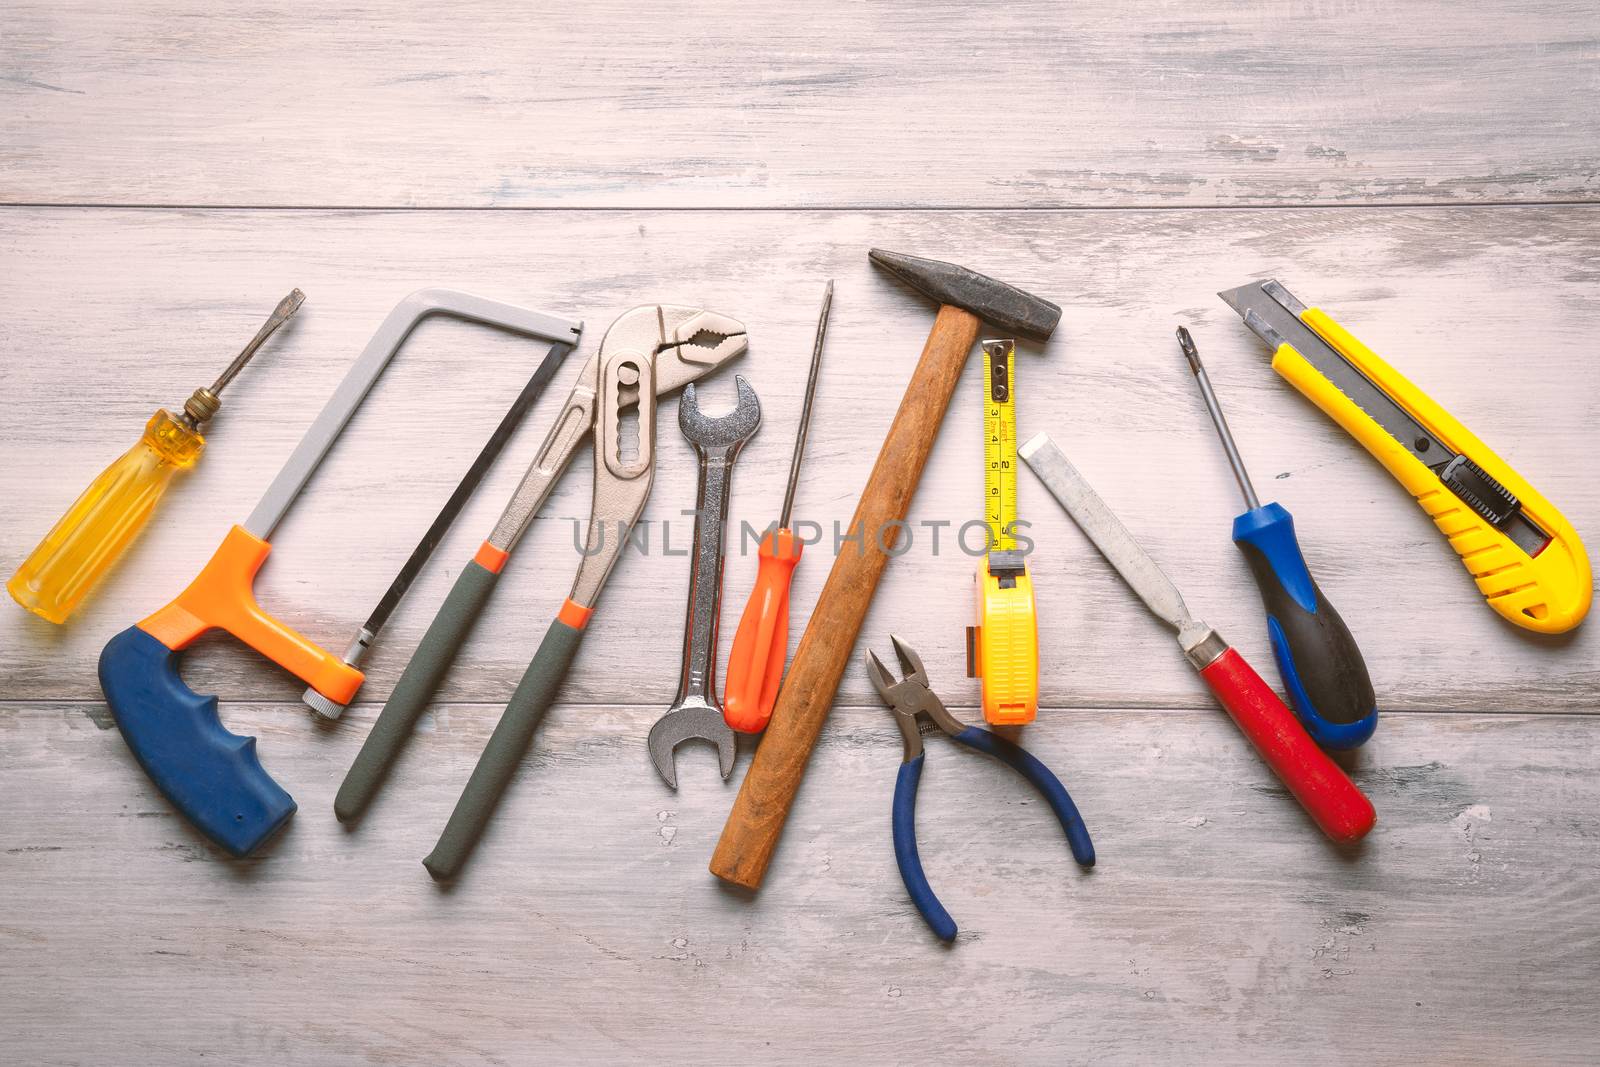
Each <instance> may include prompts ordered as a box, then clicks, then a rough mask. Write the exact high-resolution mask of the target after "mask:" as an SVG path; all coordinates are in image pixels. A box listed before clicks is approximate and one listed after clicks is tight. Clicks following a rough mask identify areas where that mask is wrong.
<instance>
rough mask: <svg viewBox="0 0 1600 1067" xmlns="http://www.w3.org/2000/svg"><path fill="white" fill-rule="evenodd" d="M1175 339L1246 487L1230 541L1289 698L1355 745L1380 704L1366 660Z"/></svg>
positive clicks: (1200, 368) (1196, 366)
mask: <svg viewBox="0 0 1600 1067" xmlns="http://www.w3.org/2000/svg"><path fill="white" fill-rule="evenodd" d="M1178 344H1179V346H1181V347H1182V349H1183V354H1184V356H1185V357H1186V358H1187V359H1188V361H1189V369H1190V370H1192V371H1193V372H1194V378H1195V382H1196V383H1197V384H1198V385H1199V386H1200V395H1201V396H1202V397H1203V398H1204V399H1205V402H1206V410H1207V411H1209V412H1210V413H1211V421H1212V422H1213V423H1215V424H1216V427H1217V434H1218V436H1220V437H1221V438H1222V448H1223V451H1224V452H1226V453H1227V455H1228V464H1229V465H1230V466H1231V467H1232V468H1233V476H1234V478H1235V480H1237V481H1238V483H1239V490H1240V492H1241V493H1243V494H1244V503H1245V508H1246V510H1245V512H1244V514H1242V515H1239V516H1238V517H1236V518H1235V519H1234V520H1233V542H1234V544H1236V545H1238V546H1239V548H1240V550H1241V551H1243V552H1244V557H1245V561H1246V562H1247V563H1248V564H1249V565H1250V573H1251V574H1252V575H1253V576H1254V577H1255V581H1256V585H1257V587H1259V589H1260V590H1261V602H1262V604H1263V605H1264V606H1265V607H1266V609H1267V637H1268V639H1269V640H1270V641H1271V642H1272V655H1273V658H1275V659H1276V660H1277V661H1278V673H1279V674H1280V675H1281V676H1282V677H1283V684H1284V687H1285V688H1286V689H1288V691H1289V701H1290V703H1291V704H1293V705H1294V710H1295V714H1296V715H1298V716H1299V718H1300V722H1301V723H1302V724H1304V726H1305V728H1306V732H1307V733H1309V734H1310V735H1311V736H1312V738H1313V739H1315V741H1316V742H1317V743H1318V744H1319V745H1322V746H1323V747H1324V748H1355V747H1357V746H1359V745H1361V744H1362V743H1363V742H1365V741H1366V740H1367V738H1369V737H1371V736H1372V731H1373V730H1374V729H1375V728H1376V727H1377V725H1378V711H1377V707H1376V703H1375V697H1374V695H1373V691H1372V680H1371V679H1370V678H1369V677H1368V676H1367V665H1366V663H1365V662H1364V661H1363V660H1362V658H1361V650H1360V649H1359V648H1357V647H1356V641H1355V638H1354V637H1352V636H1351V635H1350V629H1349V627H1347V626H1345V624H1344V620H1343V619H1341V618H1340V617H1339V613H1338V612H1337V611H1335V610H1334V607H1333V605H1332V604H1330V603H1328V601H1327V598H1326V597H1324V596H1323V595H1322V590H1320V589H1318V588H1317V583H1316V581H1315V579H1313V578H1312V577H1311V571H1310V569H1309V568H1308V567H1307V566H1306V560H1305V555H1304V553H1302V552H1301V551H1300V542H1299V541H1298V540H1297V539H1296V537H1295V533H1294V517H1293V516H1291V515H1290V514H1289V511H1288V509H1287V508H1285V507H1284V506H1283V505H1282V504H1277V503H1271V504H1266V505H1264V506H1263V505H1262V503H1261V501H1260V499H1259V498H1258V497H1257V496H1256V491H1255V487H1254V486H1252V485H1251V484H1250V475H1249V473H1248V472H1247V471H1246V470H1245V466H1244V460H1243V459H1241V458H1240V457H1239V449H1238V447H1237V446H1236V445H1235V444H1234V442H1233V434H1232V433H1231V432H1230V431H1229V429H1228V420H1227V419H1226V418H1224V417H1223V414H1222V407H1221V405H1219V404H1218V403H1217V394H1216V393H1215V392H1214V391H1213V390H1212V388H1211V378H1210V377H1209V376H1208V375H1207V374H1206V369H1205V366H1204V365H1203V364H1201V362H1200V352H1199V350H1198V349H1196V348H1195V344H1194V338H1192V337H1190V336H1189V331H1188V330H1186V329H1184V328H1183V327H1182V326H1179V327H1178Z"/></svg>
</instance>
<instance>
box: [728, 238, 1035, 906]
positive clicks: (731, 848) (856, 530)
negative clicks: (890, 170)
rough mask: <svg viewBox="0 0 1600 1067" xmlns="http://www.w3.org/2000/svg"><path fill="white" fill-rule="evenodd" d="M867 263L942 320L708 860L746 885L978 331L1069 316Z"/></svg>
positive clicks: (829, 697)
mask: <svg viewBox="0 0 1600 1067" xmlns="http://www.w3.org/2000/svg"><path fill="white" fill-rule="evenodd" d="M867 256H868V258H869V259H871V260H872V262H873V263H875V264H877V265H878V266H879V267H882V268H883V269H884V270H887V271H888V272H889V273H891V274H893V275H895V276H896V277H898V278H899V279H900V280H901V281H903V282H905V283H906V284H907V285H910V286H911V287H912V288H914V289H917V290H919V291H921V292H922V293H924V294H926V295H927V296H929V297H932V298H933V300H934V301H935V302H937V303H938V304H939V314H938V317H937V318H935V319H934V322H933V329H932V331H930V332H929V334H928V341H927V343H926V344H925V345H924V346H923V349H922V358H921V359H920V360H919V361H918V363H917V368H916V370H915V371H913V372H912V375H911V381H910V384H908V385H907V386H906V392H905V396H904V397H903V398H902V399H901V401H900V409H899V411H897V412H896V413H895V417H894V422H893V423H891V424H890V426H889V435H888V437H886V438H885V439H884V442H883V448H882V449H881V450H880V451H879V452H878V460H877V463H876V464H874V465H873V468H872V474H871V475H870V476H869V477H868V478H867V485H866V488H865V489H864V490H862V493H861V500H860V503H858V504H857V505H856V512H855V515H854V517H852V518H851V520H850V527H849V533H850V535H851V536H852V537H858V538H859V540H858V541H855V542H853V545H854V547H848V545H849V544H850V543H847V547H846V548H844V549H843V550H841V551H840V553H839V555H838V556H837V557H835V559H834V561H833V569H832V570H831V571H829V572H828V580H827V583H826V584H825V585H824V586H823V587H822V595H821V596H820V597H819V598H818V600H817V607H816V610H815V611H814V612H813V613H812V615H811V620H810V622H809V623H807V625H806V631H805V634H804V635H803V636H802V637H801V638H800V647H799V648H798V649H797V650H796V651H795V656H794V662H792V663H791V664H790V665H789V673H788V675H787V676H786V677H785V678H784V681H783V687H782V688H781V689H780V690H779V691H778V702H777V705H776V706H775V707H774V708H773V711H772V721H771V723H770V724H769V725H768V726H767V732H766V736H765V737H764V738H763V739H762V741H761V747H760V748H758V749H756V755H755V759H754V761H752V762H751V764H750V770H749V771H748V772H747V773H746V774H745V778H744V783H743V784H742V785H741V786H740V787H739V796H738V799H736V800H735V801H734V804H733V811H732V812H730V813H729V815H728V821H727V824H726V825H724V826H723V828H722V838H721V840H719V841H718V842H717V849H716V852H715V853H714V854H713V855H712V857H711V873H712V874H714V875H716V876H717V877H718V878H721V879H723V880H724V881H727V882H732V883H734V884H735V885H741V886H744V887H745V888H747V889H757V888H760V886H761V878H762V876H763V875H764V874H765V873H766V870H767V864H768V863H769V862H770V861H771V859H772V852H773V849H775V848H776V847H777V844H778V837H779V835H780V834H782V832H783V824H784V821H785V820H786V819H787V818H788V816H789V807H790V805H791V804H793V803H794V795H795V791H796V790H797V789H799V787H800V779H801V777H802V776H803V775H804V774H805V770H806V764H807V762H808V761H809V760H810V759H811V749H812V747H813V746H815V745H816V743H817V737H818V735H819V734H820V733H821V732H822V724H823V723H824V722H825V721H826V720H827V718H828V712H829V710H830V709H831V708H832V706H833V696H834V693H835V692H836V691H837V690H838V688H839V679H840V677H841V676H842V675H843V674H844V669H845V665H846V664H847V663H848V662H849V660H850V653H851V651H852V649H854V647H855V643H856V635H857V634H858V633H859V632H860V630H861V623H862V620H863V619H864V618H865V617H866V614H867V606H868V605H869V604H870V603H871V602H872V594H873V591H874V590H875V589H876V588H877V586H878V579H879V578H880V577H881V576H882V574H883V567H884V564H885V563H887V562H888V558H889V552H890V550H892V549H893V548H895V546H896V544H897V542H898V539H899V534H900V530H901V529H902V527H901V526H899V525H897V524H898V523H902V522H903V521H904V520H905V517H906V514H907V513H908V512H909V511H910V510H911V498H912V496H913V495H914V494H915V493H916V491H917V482H918V481H919V480H920V479H921V477H922V468H923V466H924V465H925V464H926V463H927V462H928V454H929V453H930V452H931V451H932V450H933V442H934V439H935V438H936V437H937V436H938V434H939V423H940V422H941V421H942V420H943V418H944V413H945V409H946V408H947V407H949V406H950V397H951V395H952V394H953V393H954V392H955V387H956V382H957V380H958V379H959V378H960V377H961V368H962V367H963V366H965V364H966V362H967V354H968V353H969V352H971V351H972V346H973V344H974V343H976V342H977V340H978V333H979V331H980V330H981V329H982V327H983V324H984V323H985V322H987V323H990V324H991V325H994V326H998V327H1000V328H1001V329H1002V330H1004V331H1005V332H1007V333H1010V334H1017V335H1020V336H1023V337H1028V338H1032V339H1034V340H1038V341H1043V340H1045V339H1046V338H1048V337H1049V336H1050V334H1051V332H1052V331H1054V330H1055V328H1056V323H1057V322H1058V321H1060V319H1061V309H1060V308H1059V307H1057V306H1056V305H1055V304H1052V303H1050V302H1049V301H1048V300H1041V299H1040V298H1039V297H1036V296H1034V295H1033V294H1031V293H1026V292H1023V291H1022V290H1021V289H1017V288H1015V287H1013V286H1010V285H1007V284H1005V283H1004V282H1000V281H996V280H995V279H993V278H989V277H986V276H984V275H982V274H979V273H977V272H976V271H972V270H968V269H967V268H965V267H959V266H956V265H955V264H954V263H941V262H939V261H938V260H933V259H918V258H917V257H915V256H907V255H901V254H900V253H898V252H885V251H883V250H882V249H876V248H875V249H872V250H871V251H870V252H868V253H867ZM885 542H887V543H885Z"/></svg>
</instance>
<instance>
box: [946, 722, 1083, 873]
mask: <svg viewBox="0 0 1600 1067" xmlns="http://www.w3.org/2000/svg"><path fill="white" fill-rule="evenodd" d="M954 740H956V741H957V742H959V743H960V744H963V745H966V746H967V747H968V748H971V749H976V750H977V751H979V752H982V753H985V754H986V755H990V756H993V757H994V758H995V759H998V760H1000V761H1002V762H1004V763H1007V764H1009V765H1010V766H1011V767H1012V768H1013V769H1014V770H1016V771H1017V773H1019V774H1021V775H1022V776H1023V777H1024V778H1026V779H1027V780H1028V784H1030V785H1032V786H1033V787H1034V788H1035V789H1037V790H1038V791H1039V795H1040V796H1042V797H1044V799H1045V802H1046V803H1047V804H1049V805H1050V810H1051V811H1053V812H1055V815H1056V821H1057V822H1059V823H1060V824H1061V829H1062V830H1064V831H1065V832H1066V835H1067V847H1068V848H1070V849H1072V858H1073V859H1075V860H1077V861H1078V863H1079V864H1080V865H1081V866H1084V867H1093V866H1094V842H1092V841H1090V840H1089V828H1088V827H1087V826H1085V825H1083V816H1081V815H1079V814H1078V806H1077V805H1076V804H1074V803H1073V802H1072V796H1071V794H1069V793H1068V792H1067V787H1066V786H1064V785H1062V784H1061V779H1059V778H1057V777H1056V776H1055V774H1054V773H1052V772H1051V770H1050V768H1049V767H1046V766H1045V765H1044V764H1042V763H1040V762H1039V761H1038V759H1036V758H1035V757H1034V755H1033V753H1031V752H1029V751H1028V750H1027V749H1025V748H1021V747H1019V746H1017V745H1014V744H1012V743H1011V742H1010V741H1007V740H1006V739H1005V738H1003V737H1001V736H1000V735H999V734H996V733H991V732H990V731H988V730H985V729H983V728H981V727H978V726H969V727H967V728H966V729H965V730H962V731H961V732H960V733H959V734H956V735H955V738H954Z"/></svg>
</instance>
